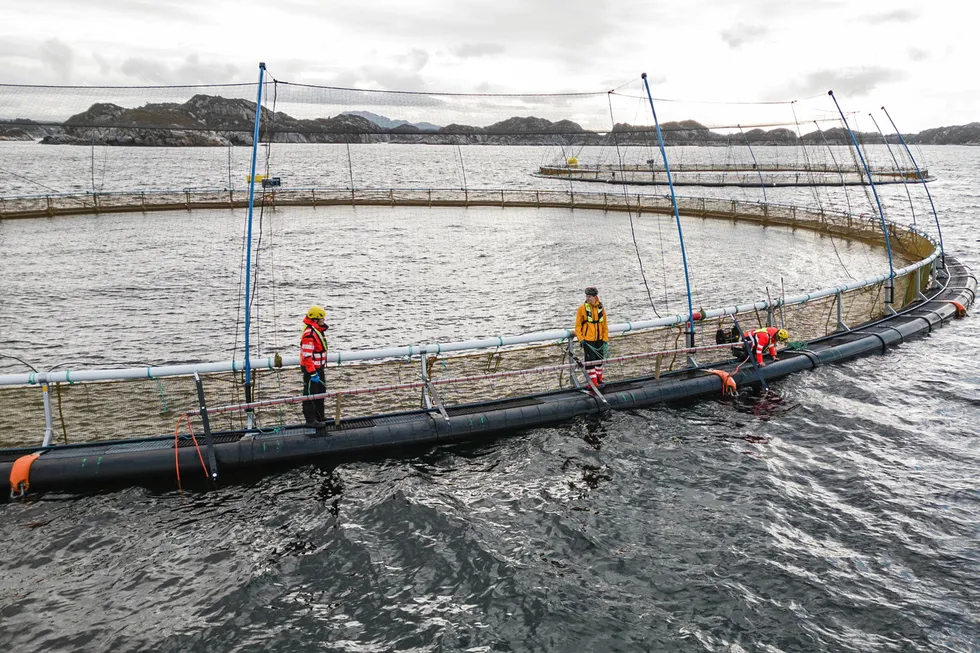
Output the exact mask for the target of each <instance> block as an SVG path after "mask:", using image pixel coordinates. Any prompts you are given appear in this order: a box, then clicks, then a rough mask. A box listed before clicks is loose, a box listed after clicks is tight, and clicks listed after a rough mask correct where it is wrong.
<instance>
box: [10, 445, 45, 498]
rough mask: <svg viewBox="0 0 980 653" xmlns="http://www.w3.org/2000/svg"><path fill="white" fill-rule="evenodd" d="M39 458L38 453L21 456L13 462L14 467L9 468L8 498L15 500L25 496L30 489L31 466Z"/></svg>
mask: <svg viewBox="0 0 980 653" xmlns="http://www.w3.org/2000/svg"><path fill="white" fill-rule="evenodd" d="M40 457H41V454H39V453H32V454H28V455H26V456H21V457H20V458H18V459H17V460H15V461H14V466H13V467H11V468H10V498H11V499H16V498H18V497H22V496H24V495H25V494H27V490H28V489H29V488H30V487H31V465H33V464H34V461H35V460H37V459H38V458H40Z"/></svg>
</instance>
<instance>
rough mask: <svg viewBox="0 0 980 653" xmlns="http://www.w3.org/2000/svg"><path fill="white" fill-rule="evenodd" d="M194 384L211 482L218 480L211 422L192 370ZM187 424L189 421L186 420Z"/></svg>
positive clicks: (200, 387)
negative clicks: (199, 407)
mask: <svg viewBox="0 0 980 653" xmlns="http://www.w3.org/2000/svg"><path fill="white" fill-rule="evenodd" d="M194 384H195V385H196V386H197V401H198V403H199V404H200V405H201V422H202V423H203V424H204V443H205V446H207V449H208V467H209V468H210V469H209V471H210V472H211V482H212V483H214V482H215V481H217V480H218V461H217V460H216V459H215V456H214V438H213V437H212V436H211V423H210V422H209V421H208V406H207V403H206V402H205V400H204V384H203V383H201V377H200V375H198V373H197V372H194ZM188 424H190V422H189V421H188Z"/></svg>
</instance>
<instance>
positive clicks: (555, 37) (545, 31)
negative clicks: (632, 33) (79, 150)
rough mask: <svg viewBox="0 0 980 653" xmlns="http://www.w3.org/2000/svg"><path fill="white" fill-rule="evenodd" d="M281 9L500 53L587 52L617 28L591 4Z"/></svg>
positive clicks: (583, 0)
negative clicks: (488, 46)
mask: <svg viewBox="0 0 980 653" xmlns="http://www.w3.org/2000/svg"><path fill="white" fill-rule="evenodd" d="M280 6H282V7H283V8H284V9H286V10H287V11H289V10H292V11H297V12H300V11H301V12H304V13H306V14H307V15H311V14H312V15H316V14H319V15H320V17H322V18H323V19H324V20H329V21H330V22H331V23H333V24H334V25H336V26H337V27H339V28H341V29H343V30H345V31H348V32H353V33H357V32H370V33H372V34H373V35H375V38H379V39H389V40H392V39H406V38H409V37H410V38H411V39H412V40H413V41H415V42H422V43H425V42H429V41H440V40H444V39H445V37H446V35H447V34H451V35H453V36H454V37H455V38H456V39H459V40H465V42H467V43H469V42H471V41H472V42H473V43H474V44H486V43H492V44H496V47H499V48H501V51H503V48H507V49H508V50H510V49H511V48H509V47H507V46H508V44H511V43H513V44H515V47H516V46H519V47H525V48H540V47H555V46H557V47H561V48H563V49H568V50H570V51H572V50H585V51H586V52H587V51H589V50H590V49H591V48H592V47H593V46H596V45H598V44H599V43H600V42H601V41H602V40H603V39H605V38H608V37H611V36H615V35H617V34H618V30H619V29H620V27H619V26H618V19H617V17H616V14H615V12H610V11H609V9H608V7H606V6H605V5H603V4H602V3H597V2H595V1H594V0H535V2H524V1H521V0H498V1H496V2H479V3H469V4H467V6H466V8H465V10H459V9H457V8H455V7H447V8H446V9H445V10H444V11H426V12H423V11H419V9H418V6H417V5H416V4H413V3H405V4H404V5H392V6H390V7H388V8H386V10H385V11H383V12H381V11H375V12H368V11H364V10H363V5H362V4H360V3H359V1H357V0H337V1H336V2H334V3H331V4H329V5H327V4H320V3H309V2H302V1H300V0H283V2H281V3H280ZM638 11H640V10H639V9H636V10H633V13H634V14H636V13H637V12H638ZM633 18H634V19H635V20H641V21H642V20H644V19H642V18H640V17H638V16H634V17H633ZM460 47H464V46H460Z"/></svg>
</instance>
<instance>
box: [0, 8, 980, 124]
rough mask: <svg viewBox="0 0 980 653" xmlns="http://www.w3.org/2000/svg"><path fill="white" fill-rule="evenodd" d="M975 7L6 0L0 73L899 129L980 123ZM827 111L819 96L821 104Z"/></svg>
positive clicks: (12, 78)
mask: <svg viewBox="0 0 980 653" xmlns="http://www.w3.org/2000/svg"><path fill="white" fill-rule="evenodd" d="M976 7H977V3H975V2H973V1H972V0H955V1H954V0H887V1H884V0H851V1H848V2H844V1H836V0H671V1H670V2H663V1H661V0H638V1H634V0H621V1H620V2H601V1H597V0H489V1H475V0H428V1H423V0H415V1H413V0H400V1H398V2H394V1H392V0H333V1H327V0H275V1H270V2H262V3H259V2H253V1H250V0H235V1H231V0H5V1H4V3H3V20H2V22H0V64H2V68H0V82H2V83H14V84H84V85H89V84H98V85H105V84H205V83H227V82H254V81H255V79H256V76H257V65H258V62H259V61H265V62H266V64H267V66H268V70H269V72H270V74H272V75H274V76H275V77H276V78H277V79H281V80H286V81H292V82H302V83H310V84H325V85H334V86H348V87H358V88H372V89H387V90H408V91H430V92H431V91H447V92H464V93H465V92H494V93H495V92H517V93H530V92H534V93H548V92H565V91H604V90H608V89H610V88H613V87H616V86H619V85H620V84H623V83H624V82H628V81H629V80H634V79H636V78H637V77H638V76H639V74H640V73H641V72H647V73H648V74H649V76H650V80H651V82H652V83H653V87H654V88H653V92H654V95H655V96H658V97H662V98H675V99H680V100H707V101H743V102H756V101H773V100H794V99H802V98H806V97H813V96H815V95H819V94H821V93H822V94H825V93H826V92H827V90H828V89H833V90H834V92H835V94H836V95H837V97H838V99H839V100H840V101H841V103H842V104H846V106H847V108H848V109H851V110H864V111H869V110H877V109H878V107H880V106H881V105H885V106H887V108H888V110H889V112H890V113H891V114H892V116H893V117H894V118H895V119H896V121H897V122H898V125H899V127H900V128H901V129H902V131H920V130H922V129H925V128H928V127H938V126H942V125H954V124H963V123H968V122H974V121H980V74H977V72H976V68H975V66H976V65H977V63H978V62H980V30H978V27H977V23H978V18H980V9H977V8H976ZM831 108H832V107H831Z"/></svg>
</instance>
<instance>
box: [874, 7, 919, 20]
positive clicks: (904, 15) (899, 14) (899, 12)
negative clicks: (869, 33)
mask: <svg viewBox="0 0 980 653" xmlns="http://www.w3.org/2000/svg"><path fill="white" fill-rule="evenodd" d="M918 17H919V15H918V14H917V13H915V12H914V11H909V10H908V9H896V10H894V11H889V12H886V13H883V14H872V15H870V16H868V17H866V18H865V19H864V22H866V23H910V22H912V21H914V20H915V19H916V18H918Z"/></svg>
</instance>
